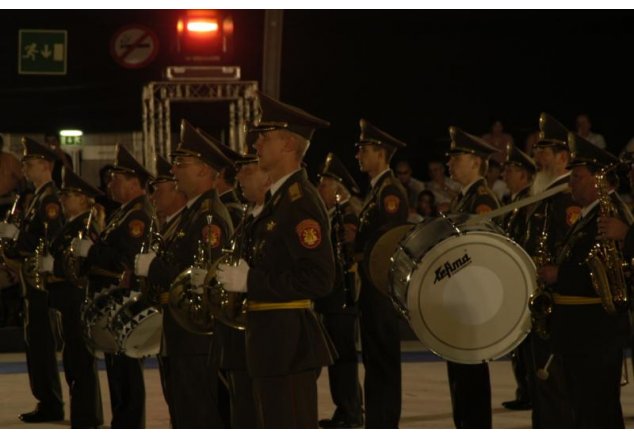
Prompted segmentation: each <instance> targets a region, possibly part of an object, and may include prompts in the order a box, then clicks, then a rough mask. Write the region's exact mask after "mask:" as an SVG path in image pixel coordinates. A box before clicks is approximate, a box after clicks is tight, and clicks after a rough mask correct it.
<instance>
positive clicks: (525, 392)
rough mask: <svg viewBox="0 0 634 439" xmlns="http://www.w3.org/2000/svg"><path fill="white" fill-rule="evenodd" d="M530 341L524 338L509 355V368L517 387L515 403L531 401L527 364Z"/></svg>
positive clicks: (529, 355)
mask: <svg viewBox="0 0 634 439" xmlns="http://www.w3.org/2000/svg"><path fill="white" fill-rule="evenodd" d="M530 343H531V342H530V339H529V338H528V337H526V338H525V339H524V341H523V342H522V343H520V345H519V346H518V347H517V348H515V350H514V351H513V354H512V355H511V367H512V368H513V376H514V377H515V382H516V383H517V387H516V388H515V399H516V400H517V401H524V402H530V401H531V393H532V392H531V390H530V386H531V380H532V377H530V376H529V373H528V371H529V365H528V364H529V362H530V361H532V359H531V349H530Z"/></svg>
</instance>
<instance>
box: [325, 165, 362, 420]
mask: <svg viewBox="0 0 634 439" xmlns="http://www.w3.org/2000/svg"><path fill="white" fill-rule="evenodd" d="M319 177H320V179H319V186H317V189H318V190H319V195H320V196H321V198H322V200H323V201H324V204H325V205H326V209H328V215H329V217H330V230H331V233H330V240H331V241H332V246H333V248H334V249H335V264H336V270H337V271H336V273H335V285H334V288H333V291H332V293H331V294H329V295H328V296H326V297H324V298H323V299H319V300H317V301H315V311H317V312H318V313H320V314H321V316H322V319H323V322H324V326H325V327H326V331H328V335H330V338H331V339H332V341H333V344H334V345H335V349H336V350H337V354H338V357H337V359H336V360H335V362H334V364H332V365H330V366H329V367H328V383H329V384H330V395H331V396H332V401H333V402H334V403H335V407H336V408H335V412H334V414H333V415H332V418H330V419H322V420H320V421H319V426H320V427H322V428H359V427H362V426H363V405H362V392H361V385H360V384H359V364H358V363H359V362H358V359H357V347H356V345H357V338H358V329H357V328H358V318H359V308H358V305H357V294H358V291H356V289H357V285H356V282H354V280H355V279H354V276H355V275H356V272H354V273H353V272H351V271H350V270H352V269H353V267H352V262H353V256H354V240H355V238H356V234H357V229H358V228H359V217H358V216H357V215H358V212H357V211H356V210H355V209H354V207H353V206H352V204H351V203H350V200H351V197H352V195H353V194H354V195H355V196H357V195H359V194H360V193H361V190H360V189H359V186H358V185H357V183H356V182H355V181H354V179H353V178H352V176H351V175H350V173H349V172H348V171H347V170H346V168H345V166H344V165H343V163H342V162H341V160H339V158H337V156H335V155H334V154H333V153H329V154H328V156H327V157H326V161H325V162H324V164H323V166H322V168H321V172H320V174H319Z"/></svg>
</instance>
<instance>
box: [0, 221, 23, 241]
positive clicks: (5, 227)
mask: <svg viewBox="0 0 634 439" xmlns="http://www.w3.org/2000/svg"><path fill="white" fill-rule="evenodd" d="M19 232H20V229H18V228H17V227H16V226H15V224H9V223H0V238H6V239H17V237H18V233H19Z"/></svg>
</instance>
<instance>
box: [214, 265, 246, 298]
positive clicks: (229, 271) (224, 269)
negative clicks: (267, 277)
mask: <svg viewBox="0 0 634 439" xmlns="http://www.w3.org/2000/svg"><path fill="white" fill-rule="evenodd" d="M248 277H249V264H247V261H245V260H244V259H240V260H239V261H238V265H236V266H235V267H234V266H232V265H228V264H220V265H218V282H220V283H221V284H222V286H223V288H224V289H225V291H231V292H234V293H246V292H247V278H248Z"/></svg>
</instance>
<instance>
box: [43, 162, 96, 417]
mask: <svg viewBox="0 0 634 439" xmlns="http://www.w3.org/2000/svg"><path fill="white" fill-rule="evenodd" d="M99 195H102V192H101V191H100V190H98V189H97V188H95V187H93V186H92V185H90V184H89V183H87V182H86V181H85V180H83V179H82V178H81V177H80V176H78V175H77V174H75V173H74V172H73V171H71V170H69V169H63V170H62V190H61V193H60V200H61V202H62V210H63V212H64V217H65V218H66V224H64V227H63V228H62V229H61V230H60V231H59V233H58V234H56V235H55V236H54V237H53V240H52V242H51V245H50V248H49V252H48V254H46V255H45V256H42V257H41V258H40V260H39V270H40V272H41V273H51V274H52V276H51V279H50V280H49V282H48V292H49V305H50V306H51V307H53V308H55V309H57V310H59V312H60V313H61V315H62V334H63V338H64V350H63V359H64V374H65V376H66V383H67V384H68V388H69V390H68V393H69V396H70V426H71V428H97V427H99V426H100V425H102V424H103V410H102V406H101V390H100V388H99V376H98V373H97V360H96V358H95V357H94V355H93V353H92V352H91V351H90V350H89V349H88V346H87V345H86V342H85V340H84V338H83V336H82V332H83V330H82V322H81V312H80V308H81V305H82V303H83V301H84V299H85V295H86V293H85V285H84V284H83V283H82V282H81V280H82V278H83V277H84V276H85V273H81V272H80V271H79V270H78V268H76V267H72V266H69V265H68V263H69V262H68V250H69V248H70V243H71V241H72V240H73V238H76V237H77V236H80V235H82V236H86V237H87V238H88V239H91V240H96V239H97V237H98V235H99V232H100V231H101V227H100V226H99V225H98V224H97V221H96V218H95V213H94V212H93V208H94V204H95V201H94V200H95V197H97V196H99ZM70 270H73V272H72V273H71V272H70ZM73 282H74V283H73Z"/></svg>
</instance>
